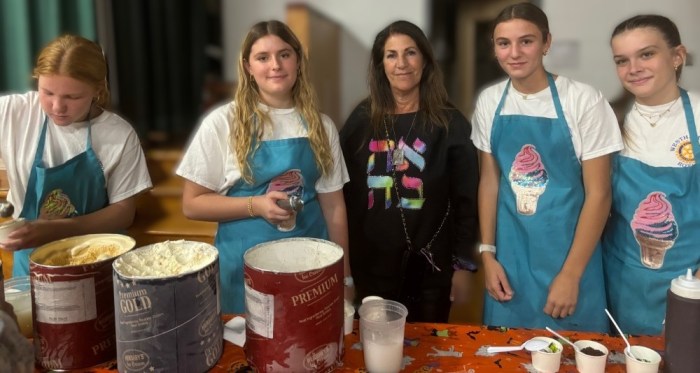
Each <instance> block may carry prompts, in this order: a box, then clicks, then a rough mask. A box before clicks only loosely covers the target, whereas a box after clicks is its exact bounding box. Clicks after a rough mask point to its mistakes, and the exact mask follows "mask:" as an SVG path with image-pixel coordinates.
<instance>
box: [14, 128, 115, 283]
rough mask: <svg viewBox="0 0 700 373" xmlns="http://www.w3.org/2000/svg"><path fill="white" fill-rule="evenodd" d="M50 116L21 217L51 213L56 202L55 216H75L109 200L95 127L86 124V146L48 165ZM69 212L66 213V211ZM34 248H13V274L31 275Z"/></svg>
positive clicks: (42, 131)
mask: <svg viewBox="0 0 700 373" xmlns="http://www.w3.org/2000/svg"><path fill="white" fill-rule="evenodd" d="M47 126H48V117H45V118H44V124H43V125H42V127H41V135H40V136H39V143H38V144H37V147H36V154H35V155H34V162H33V163H32V171H31V173H30V174H29V182H28V183H27V185H28V188H27V192H26V196H25V198H24V206H23V207H22V212H21V213H20V217H23V218H25V219H27V220H36V219H38V218H39V216H40V215H42V213H43V214H44V215H46V214H49V215H51V214H52V213H53V212H55V211H52V210H55V209H56V206H57V205H60V206H61V210H62V211H61V213H60V214H59V215H58V216H54V217H61V218H63V217H73V216H78V215H86V214H89V213H91V212H95V211H97V210H99V209H101V208H103V207H105V206H107V205H108V204H109V199H108V197H107V187H106V184H105V177H104V172H103V171H102V164H101V163H100V160H99V159H98V158H97V155H96V154H95V151H94V150H93V149H92V138H91V134H92V129H91V126H90V120H89V119H88V125H87V128H88V130H87V139H86V140H85V141H86V143H87V149H86V150H85V151H84V152H83V153H80V154H78V155H76V156H75V157H73V158H71V159H70V160H68V161H67V162H65V163H64V164H62V165H60V166H56V167H50V168H47V167H45V166H44V162H43V160H42V158H43V156H44V144H45V143H46V128H47ZM66 212H67V213H68V215H65V213H66ZM31 252H32V249H24V250H18V251H15V252H14V258H13V259H14V264H13V266H12V276H15V277H16V276H27V275H29V255H30V254H31Z"/></svg>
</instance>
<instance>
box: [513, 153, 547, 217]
mask: <svg viewBox="0 0 700 373" xmlns="http://www.w3.org/2000/svg"><path fill="white" fill-rule="evenodd" d="M508 179H509V180H510V187H511V189H512V190H513V193H515V198H516V205H517V208H518V213H520V214H522V215H534V214H535V212H537V201H538V200H539V198H540V196H541V195H542V194H544V192H545V189H546V188H547V182H548V181H549V177H548V176H547V170H546V169H545V168H544V164H542V158H541V157H540V153H538V152H537V150H536V149H535V146H534V145H531V144H525V145H523V147H522V148H521V149H520V151H519V152H518V154H516V155H515V159H514V160H513V165H512V166H511V168H510V173H509V174H508Z"/></svg>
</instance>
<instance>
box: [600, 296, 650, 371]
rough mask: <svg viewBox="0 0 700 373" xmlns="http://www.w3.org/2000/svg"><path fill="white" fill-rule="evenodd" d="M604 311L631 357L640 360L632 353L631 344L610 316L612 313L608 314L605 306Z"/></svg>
mask: <svg viewBox="0 0 700 373" xmlns="http://www.w3.org/2000/svg"><path fill="white" fill-rule="evenodd" d="M605 313H607V314H608V317H609V318H610V321H612V323H613V325H615V329H617V332H618V333H620V335H621V336H622V339H623V340H624V341H625V344H626V345H627V351H629V353H630V356H632V358H633V359H634V360H637V361H642V360H641V359H638V358H637V357H636V356H634V354H633V353H632V346H630V342H629V341H628V340H627V337H625V335H624V334H623V333H622V330H621V329H620V327H619V326H618V325H617V322H615V319H613V317H612V315H611V314H610V312H608V309H607V308H606V309H605Z"/></svg>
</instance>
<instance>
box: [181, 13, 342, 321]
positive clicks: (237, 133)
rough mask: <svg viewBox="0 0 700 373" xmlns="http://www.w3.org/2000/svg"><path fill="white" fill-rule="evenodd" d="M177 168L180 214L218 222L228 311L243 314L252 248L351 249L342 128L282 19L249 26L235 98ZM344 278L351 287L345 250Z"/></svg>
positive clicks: (216, 113) (206, 123)
mask: <svg viewBox="0 0 700 373" xmlns="http://www.w3.org/2000/svg"><path fill="white" fill-rule="evenodd" d="M177 173H178V175H180V176H182V177H184V178H185V179H186V181H185V189H184V193H183V210H184V213H185V215H186V216H187V217H189V218H191V219H197V220H208V221H217V222H219V226H218V230H217V233H216V242H215V246H216V247H217V248H218V249H219V255H220V265H221V286H222V303H223V310H224V312H229V313H230V312H238V313H240V312H244V311H245V308H244V300H245V296H244V288H243V253H244V252H245V250H247V249H248V248H250V247H252V246H254V245H255V244H258V243H261V242H266V241H271V240H274V239H280V238H286V237H316V238H329V239H330V240H332V241H334V242H336V243H337V244H339V245H340V246H342V247H343V248H347V217H346V215H345V202H344V200H343V194H342V188H343V185H344V184H345V183H346V182H347V181H348V175H347V171H346V169H345V162H344V160H343V155H342V152H341V150H340V146H339V145H338V133H337V130H336V128H335V125H334V124H333V122H332V121H331V120H330V118H328V117H327V116H325V115H323V114H321V113H320V112H319V110H318V107H317V103H316V97H315V94H314V92H313V88H312V87H311V83H310V80H309V71H308V60H307V57H306V55H305V54H304V50H303V48H302V45H301V43H300V42H299V40H298V39H297V37H296V36H295V35H294V33H293V32H292V31H291V30H290V29H289V27H288V26H287V25H285V24H284V23H282V22H279V21H274V20H273V21H266V22H260V23H257V24H256V25H254V26H253V27H252V28H251V30H250V32H249V33H248V35H247V36H246V38H245V40H244V42H243V46H242V48H241V55H240V58H239V61H238V86H237V88H236V93H235V97H234V100H233V102H230V103H227V104H225V105H223V106H221V107H219V108H216V109H214V110H213V111H212V112H210V113H209V114H208V115H207V116H206V117H205V118H204V119H203V121H202V123H201V125H200V127H199V129H198V130H197V132H196V133H195V135H194V137H193V138H192V140H191V143H190V145H189V147H188V149H187V152H186V154H185V156H184V158H183V160H182V163H181V164H180V166H179V167H178V170H177ZM292 197H293V198H299V199H301V200H302V201H303V203H304V208H303V209H302V210H301V211H299V212H298V213H294V212H291V211H289V210H287V209H285V208H282V207H280V206H279V205H278V203H279V201H286V200H288V199H290V198H292ZM290 219H293V220H295V223H294V224H289V223H290ZM292 226H293V227H292ZM345 275H346V279H347V280H346V283H347V284H348V285H349V284H351V277H350V267H349V262H348V259H347V255H346V256H345Z"/></svg>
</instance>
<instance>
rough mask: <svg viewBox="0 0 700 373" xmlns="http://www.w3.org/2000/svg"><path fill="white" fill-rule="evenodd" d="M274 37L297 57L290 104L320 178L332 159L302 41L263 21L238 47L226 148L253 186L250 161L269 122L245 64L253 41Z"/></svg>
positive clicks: (282, 26)
mask: <svg viewBox="0 0 700 373" xmlns="http://www.w3.org/2000/svg"><path fill="white" fill-rule="evenodd" d="M268 35H275V36H277V37H279V38H280V39H282V40H283V41H284V42H285V43H287V44H289V45H290V46H291V47H292V49H293V50H294V52H295V53H296V55H297V61H298V62H299V71H298V73H297V80H296V83H295V84H294V87H292V92H291V95H292V102H293V104H294V106H295V108H296V110H298V111H299V112H300V114H301V116H302V117H303V118H304V120H305V121H306V124H307V126H308V133H309V135H308V136H309V143H310V144H311V149H312V150H313V152H314V159H315V160H316V167H317V168H318V170H319V171H320V172H321V175H323V176H326V175H328V174H329V173H330V172H331V170H332V168H333V156H332V154H331V150H330V143H329V141H328V136H327V135H326V131H325V130H324V128H323V123H322V121H321V113H320V111H319V109H318V104H317V99H316V93H315V92H314V90H313V87H312V85H311V82H310V80H309V70H308V65H309V63H308V58H307V57H306V54H305V53H304V50H303V48H302V45H301V42H300V41H299V39H297V37H296V35H294V33H293V32H292V30H291V29H289V27H288V26H287V25H285V24H284V23H282V22H280V21H275V20H272V21H264V22H259V23H257V24H255V25H254V26H253V27H252V28H251V29H250V31H249V32H248V35H247V36H246V38H245V40H244V41H243V45H242V47H241V54H240V56H239V58H238V85H237V87H236V92H235V95H234V101H235V107H234V108H233V113H232V118H233V119H232V120H231V121H230V124H229V126H230V133H231V135H230V138H229V145H230V146H231V148H232V149H233V151H234V153H235V154H236V158H237V159H238V166H239V169H240V170H241V178H242V179H243V180H244V181H245V182H247V183H249V184H252V183H253V181H254V178H253V172H252V169H251V167H250V162H249V158H251V157H252V156H253V155H254V154H255V151H256V150H257V148H258V146H259V145H260V142H261V141H262V135H263V127H264V126H265V125H266V123H269V121H270V118H269V116H268V115H267V113H266V112H265V111H263V110H261V109H260V107H259V106H258V103H259V102H260V92H259V91H258V86H257V85H256V84H255V80H254V79H253V78H252V77H251V76H250V75H249V74H248V72H247V70H246V67H245V63H246V61H248V59H249V58H250V53H251V49H252V47H253V44H255V42H256V41H257V40H258V39H260V38H262V37H265V36H268Z"/></svg>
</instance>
